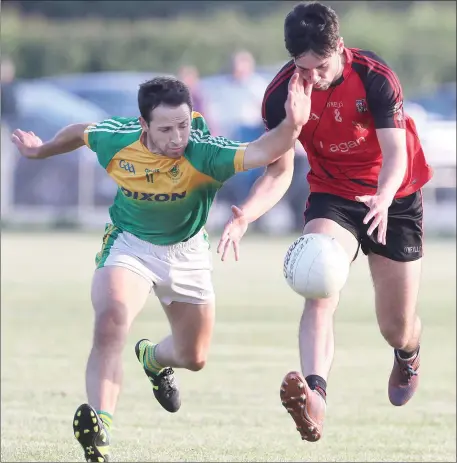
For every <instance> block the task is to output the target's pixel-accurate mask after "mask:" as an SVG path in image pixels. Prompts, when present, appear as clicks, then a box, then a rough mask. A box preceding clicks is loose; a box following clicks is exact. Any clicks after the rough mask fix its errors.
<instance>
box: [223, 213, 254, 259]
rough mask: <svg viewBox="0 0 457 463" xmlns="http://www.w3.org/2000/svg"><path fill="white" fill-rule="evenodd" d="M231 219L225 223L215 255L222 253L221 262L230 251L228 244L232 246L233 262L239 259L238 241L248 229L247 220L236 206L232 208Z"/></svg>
mask: <svg viewBox="0 0 457 463" xmlns="http://www.w3.org/2000/svg"><path fill="white" fill-rule="evenodd" d="M232 213H233V215H232V217H231V218H230V220H229V221H228V222H227V224H226V225H225V227H224V231H223V232H222V236H221V239H220V241H219V245H218V246H217V253H218V254H220V253H222V256H221V260H222V261H224V260H225V258H226V257H227V254H228V252H229V249H230V244H232V246H233V251H234V253H235V260H239V258H240V248H239V246H240V240H241V238H242V237H243V235H244V234H245V233H246V230H247V229H248V225H249V223H248V220H247V219H246V217H245V216H244V214H243V211H242V210H241V209H239V208H238V207H236V206H232Z"/></svg>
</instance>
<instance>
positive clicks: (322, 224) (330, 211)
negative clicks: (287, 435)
mask: <svg viewBox="0 0 457 463" xmlns="http://www.w3.org/2000/svg"><path fill="white" fill-rule="evenodd" d="M350 206H351V204H350V202H348V201H346V200H343V199H341V198H337V197H335V196H333V195H321V194H317V195H316V194H313V195H310V198H309V202H308V207H307V210H306V213H305V220H306V224H305V228H304V232H303V233H304V234H308V233H322V234H328V235H331V236H333V237H334V238H336V239H337V241H338V242H339V243H340V244H341V245H342V246H343V248H344V249H345V250H346V252H347V255H348V260H349V261H350V262H352V261H353V259H354V258H355V256H356V255H357V251H358V246H359V243H358V241H357V238H356V234H357V231H356V229H355V226H354V224H353V223H352V219H351V213H350ZM355 206H356V207H358V205H355ZM338 301H339V295H336V296H334V297H331V298H328V299H307V300H306V301H305V306H304V310H303V314H302V317H301V320H300V329H299V347H300V360H301V368H302V373H303V376H302V375H301V374H300V373H298V372H290V373H289V374H288V375H286V377H285V378H284V381H283V384H282V386H281V400H282V402H283V405H284V406H285V407H286V408H287V410H288V411H289V413H290V414H291V415H292V417H293V418H294V420H295V423H296V424H297V429H298V430H299V432H300V434H301V436H302V439H304V440H309V441H316V440H318V439H319V438H320V437H321V434H322V422H323V419H324V414H325V396H326V386H327V383H326V382H327V378H328V374H329V372H330V368H331V365H332V361H333V354H334V337H333V316H334V313H335V310H336V308H337V305H338Z"/></svg>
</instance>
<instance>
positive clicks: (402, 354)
mask: <svg viewBox="0 0 457 463" xmlns="http://www.w3.org/2000/svg"><path fill="white" fill-rule="evenodd" d="M396 351H397V354H398V356H399V357H400V358H401V359H404V360H408V359H410V358H411V357H413V356H414V355H415V354H417V353H418V352H419V347H417V348H416V349H414V350H413V351H412V352H406V351H405V350H401V349H396Z"/></svg>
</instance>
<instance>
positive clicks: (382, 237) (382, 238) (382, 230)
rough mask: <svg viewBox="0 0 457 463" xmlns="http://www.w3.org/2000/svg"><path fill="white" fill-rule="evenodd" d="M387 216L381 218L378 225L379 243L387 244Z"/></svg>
mask: <svg viewBox="0 0 457 463" xmlns="http://www.w3.org/2000/svg"><path fill="white" fill-rule="evenodd" d="M387 220H388V218H387V217H384V218H383V220H381V223H380V224H379V226H378V243H381V244H384V245H385V244H386V236H387Z"/></svg>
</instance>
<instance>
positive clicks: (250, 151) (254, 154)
mask: <svg viewBox="0 0 457 463" xmlns="http://www.w3.org/2000/svg"><path fill="white" fill-rule="evenodd" d="M301 129H302V125H294V124H291V123H290V121H288V120H287V119H284V120H283V121H282V122H281V123H280V124H279V125H278V126H277V127H276V128H274V129H273V130H271V131H268V132H265V133H264V134H263V135H262V136H261V137H260V138H258V139H257V140H255V141H253V142H251V143H249V145H248V146H247V147H246V151H245V153H244V159H243V167H244V170H248V169H253V168H255V167H263V166H267V165H269V164H271V163H273V162H274V161H277V160H279V158H281V156H284V155H285V153H288V152H290V151H291V150H292V149H293V147H294V146H295V142H296V140H297V138H298V136H299V135H300V132H301Z"/></svg>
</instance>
